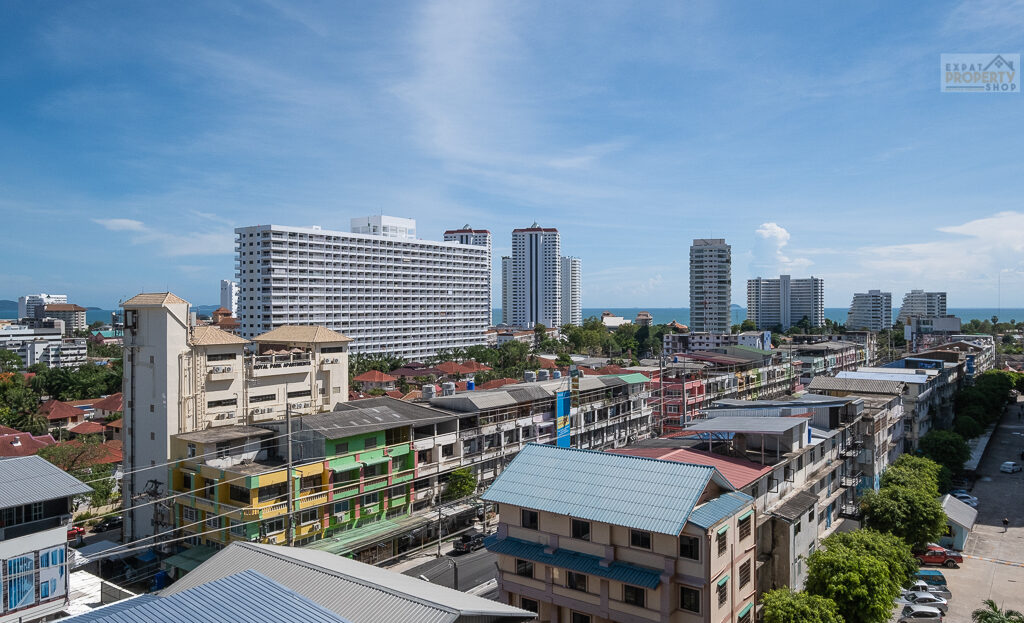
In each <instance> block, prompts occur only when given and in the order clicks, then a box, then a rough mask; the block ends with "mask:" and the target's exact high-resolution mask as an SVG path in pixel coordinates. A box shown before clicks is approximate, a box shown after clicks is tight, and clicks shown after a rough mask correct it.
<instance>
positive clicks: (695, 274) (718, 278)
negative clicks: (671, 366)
mask: <svg viewBox="0 0 1024 623" xmlns="http://www.w3.org/2000/svg"><path fill="white" fill-rule="evenodd" d="M731 325H732V247H730V246H729V245H727V244H726V243H725V240H724V239H723V238H698V239H695V240H694V241H693V244H692V245H691V246H690V329H691V330H693V331H698V332H707V333H728V332H729V329H730V327H731Z"/></svg>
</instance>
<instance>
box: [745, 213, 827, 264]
mask: <svg viewBox="0 0 1024 623" xmlns="http://www.w3.org/2000/svg"><path fill="white" fill-rule="evenodd" d="M754 234H756V236H757V238H756V239H755V241H754V254H753V261H752V262H751V271H752V273H753V274H754V275H755V276H758V277H774V276H776V275H780V274H790V273H793V272H794V271H798V270H801V269H805V268H807V267H808V266H810V265H811V264H813V263H814V262H812V261H811V260H809V259H807V258H805V257H793V258H791V257H789V256H788V255H786V253H785V249H786V246H787V245H788V244H789V239H790V234H789V231H788V230H786V228H785V227H782V226H781V225H779V224H778V223H761V226H760V227H758V228H757V229H756V230H755V231H754Z"/></svg>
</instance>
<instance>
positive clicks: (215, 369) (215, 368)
mask: <svg viewBox="0 0 1024 623" xmlns="http://www.w3.org/2000/svg"><path fill="white" fill-rule="evenodd" d="M221 370H222V368H221V367H220V366H213V373H214V374H217V373H219V372H220V371H221Z"/></svg>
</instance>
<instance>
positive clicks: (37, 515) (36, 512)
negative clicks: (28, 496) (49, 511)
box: [30, 502, 43, 521]
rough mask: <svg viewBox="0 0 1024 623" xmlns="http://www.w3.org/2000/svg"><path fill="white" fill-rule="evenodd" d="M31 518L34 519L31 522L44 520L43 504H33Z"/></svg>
mask: <svg viewBox="0 0 1024 623" xmlns="http://www.w3.org/2000/svg"><path fill="white" fill-rule="evenodd" d="M30 516H31V517H32V519H31V520H30V521H39V520H40V519H42V518H43V503H42V502H33V503H32V509H31V512H30Z"/></svg>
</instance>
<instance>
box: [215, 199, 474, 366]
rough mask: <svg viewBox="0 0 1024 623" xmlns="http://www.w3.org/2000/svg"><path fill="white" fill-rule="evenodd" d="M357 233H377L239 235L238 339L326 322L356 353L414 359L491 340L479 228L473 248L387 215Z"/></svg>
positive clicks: (312, 230) (306, 230) (272, 228)
mask: <svg viewBox="0 0 1024 623" xmlns="http://www.w3.org/2000/svg"><path fill="white" fill-rule="evenodd" d="M353 228H354V229H360V230H362V229H369V230H370V233H353V232H340V231H330V230H326V229H321V228H319V227H285V226H280V225H256V226H252V227H240V228H238V229H236V230H235V234H236V246H235V248H236V258H237V259H236V271H237V272H236V275H237V277H238V287H239V292H238V321H239V324H240V327H239V335H241V336H242V337H245V338H251V337H254V336H256V335H258V334H260V333H264V332H266V331H270V330H271V329H274V328H277V327H281V326H284V325H293V324H301V325H317V326H324V327H328V328H330V329H333V330H336V331H339V332H341V333H344V334H345V335H348V336H350V337H351V338H353V339H354V340H355V343H354V344H353V348H352V350H353V352H359V353H385V352H386V353H391V354H395V355H400V356H402V357H407V358H421V357H429V356H431V355H433V354H434V353H436V352H437V351H439V350H442V349H448V348H463V347H466V346H472V345H475V344H483V343H484V332H485V331H486V330H487V327H488V326H490V322H491V244H490V234H489V233H488V232H486V231H484V230H471V233H470V234H468V235H467V239H469V240H471V241H472V242H471V243H470V244H464V243H462V242H455V241H444V242H436V241H429V240H418V239H415V230H416V227H415V221H412V220H410V219H395V218H393V217H384V216H374V217H367V218H362V219H353ZM466 229H468V228H466ZM458 231H459V230H453V232H454V233H453V234H452V235H453V236H455V237H458V236H461V235H462V234H459V233H458Z"/></svg>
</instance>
